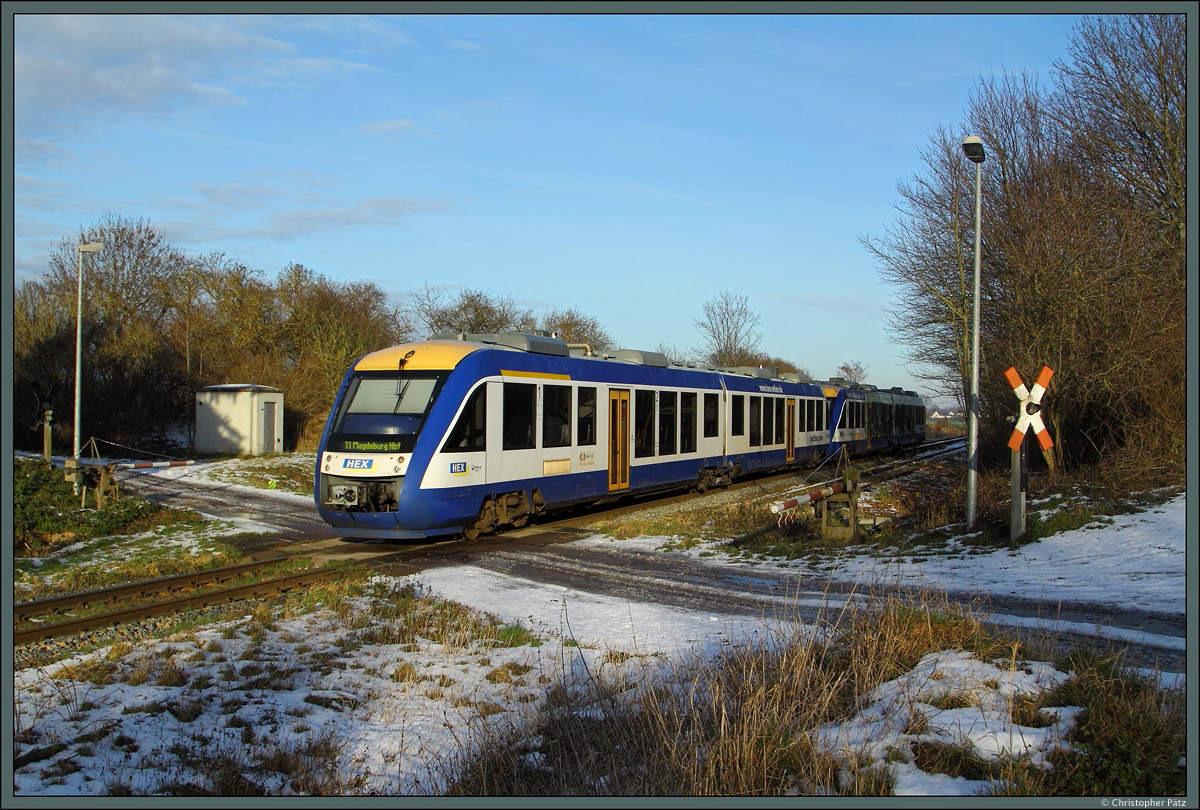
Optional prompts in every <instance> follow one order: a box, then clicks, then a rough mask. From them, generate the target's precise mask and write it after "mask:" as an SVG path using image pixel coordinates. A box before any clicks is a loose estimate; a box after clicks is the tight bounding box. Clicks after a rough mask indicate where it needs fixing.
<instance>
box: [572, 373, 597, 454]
mask: <svg viewBox="0 0 1200 810" xmlns="http://www.w3.org/2000/svg"><path fill="white" fill-rule="evenodd" d="M577 407H578V415H579V421H578V422H577V423H576V424H577V428H576V429H577V431H578V435H577V436H576V437H575V441H576V442H577V443H578V444H579V446H580V447H586V446H587V445H592V444H595V443H596V389H595V388H580V389H579V405H578V406H577Z"/></svg>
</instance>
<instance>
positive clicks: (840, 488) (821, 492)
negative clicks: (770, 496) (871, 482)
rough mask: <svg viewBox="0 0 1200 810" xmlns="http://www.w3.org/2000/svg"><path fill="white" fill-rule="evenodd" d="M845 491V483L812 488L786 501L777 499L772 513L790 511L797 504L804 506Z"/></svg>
mask: <svg viewBox="0 0 1200 810" xmlns="http://www.w3.org/2000/svg"><path fill="white" fill-rule="evenodd" d="M845 491H846V487H845V485H844V484H831V485H830V486H827V487H821V488H819V489H810V490H809V491H808V492H806V493H804V494H803V495H798V496H796V497H795V498H788V499H787V500H786V501H776V502H775V503H773V504H771V514H773V515H778V514H779V513H780V512H788V511H791V510H792V509H795V508H796V507H797V506H802V505H803V504H806V503H812V502H813V501H819V500H821V499H822V498H828V497H829V496H830V495H836V494H838V493H839V492H845Z"/></svg>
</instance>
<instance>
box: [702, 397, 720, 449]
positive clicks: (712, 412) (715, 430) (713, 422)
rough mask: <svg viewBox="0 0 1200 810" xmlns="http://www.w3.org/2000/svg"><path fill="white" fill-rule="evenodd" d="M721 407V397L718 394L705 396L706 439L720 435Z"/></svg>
mask: <svg viewBox="0 0 1200 810" xmlns="http://www.w3.org/2000/svg"><path fill="white" fill-rule="evenodd" d="M720 405H721V397H720V396H719V395H718V394H705V395H704V438H706V439H711V438H713V437H714V436H718V435H720V432H721V428H720V424H721V423H720V421H719V419H720V416H719V414H720V410H719V409H720Z"/></svg>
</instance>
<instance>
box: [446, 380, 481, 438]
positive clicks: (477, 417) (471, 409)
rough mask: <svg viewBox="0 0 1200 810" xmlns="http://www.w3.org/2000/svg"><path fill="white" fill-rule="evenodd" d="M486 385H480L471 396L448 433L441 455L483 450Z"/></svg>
mask: <svg viewBox="0 0 1200 810" xmlns="http://www.w3.org/2000/svg"><path fill="white" fill-rule="evenodd" d="M486 428H487V385H481V386H479V387H478V388H476V389H475V393H473V394H471V398H470V399H468V400H467V405H466V407H465V408H463V411H462V413H461V414H460V415H459V417H458V422H456V423H455V425H454V430H452V431H451V432H450V436H449V438H447V439H446V444H445V445H444V446H443V447H442V452H443V453H467V452H470V451H472V450H483V449H484V447H485V446H486V444H487V435H486V433H485V431H486Z"/></svg>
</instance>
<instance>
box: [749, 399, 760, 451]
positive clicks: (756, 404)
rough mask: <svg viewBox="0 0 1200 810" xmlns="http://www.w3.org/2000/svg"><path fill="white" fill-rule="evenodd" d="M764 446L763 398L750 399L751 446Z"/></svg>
mask: <svg viewBox="0 0 1200 810" xmlns="http://www.w3.org/2000/svg"><path fill="white" fill-rule="evenodd" d="M760 445H762V397H750V446H751V447H759V446H760Z"/></svg>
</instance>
